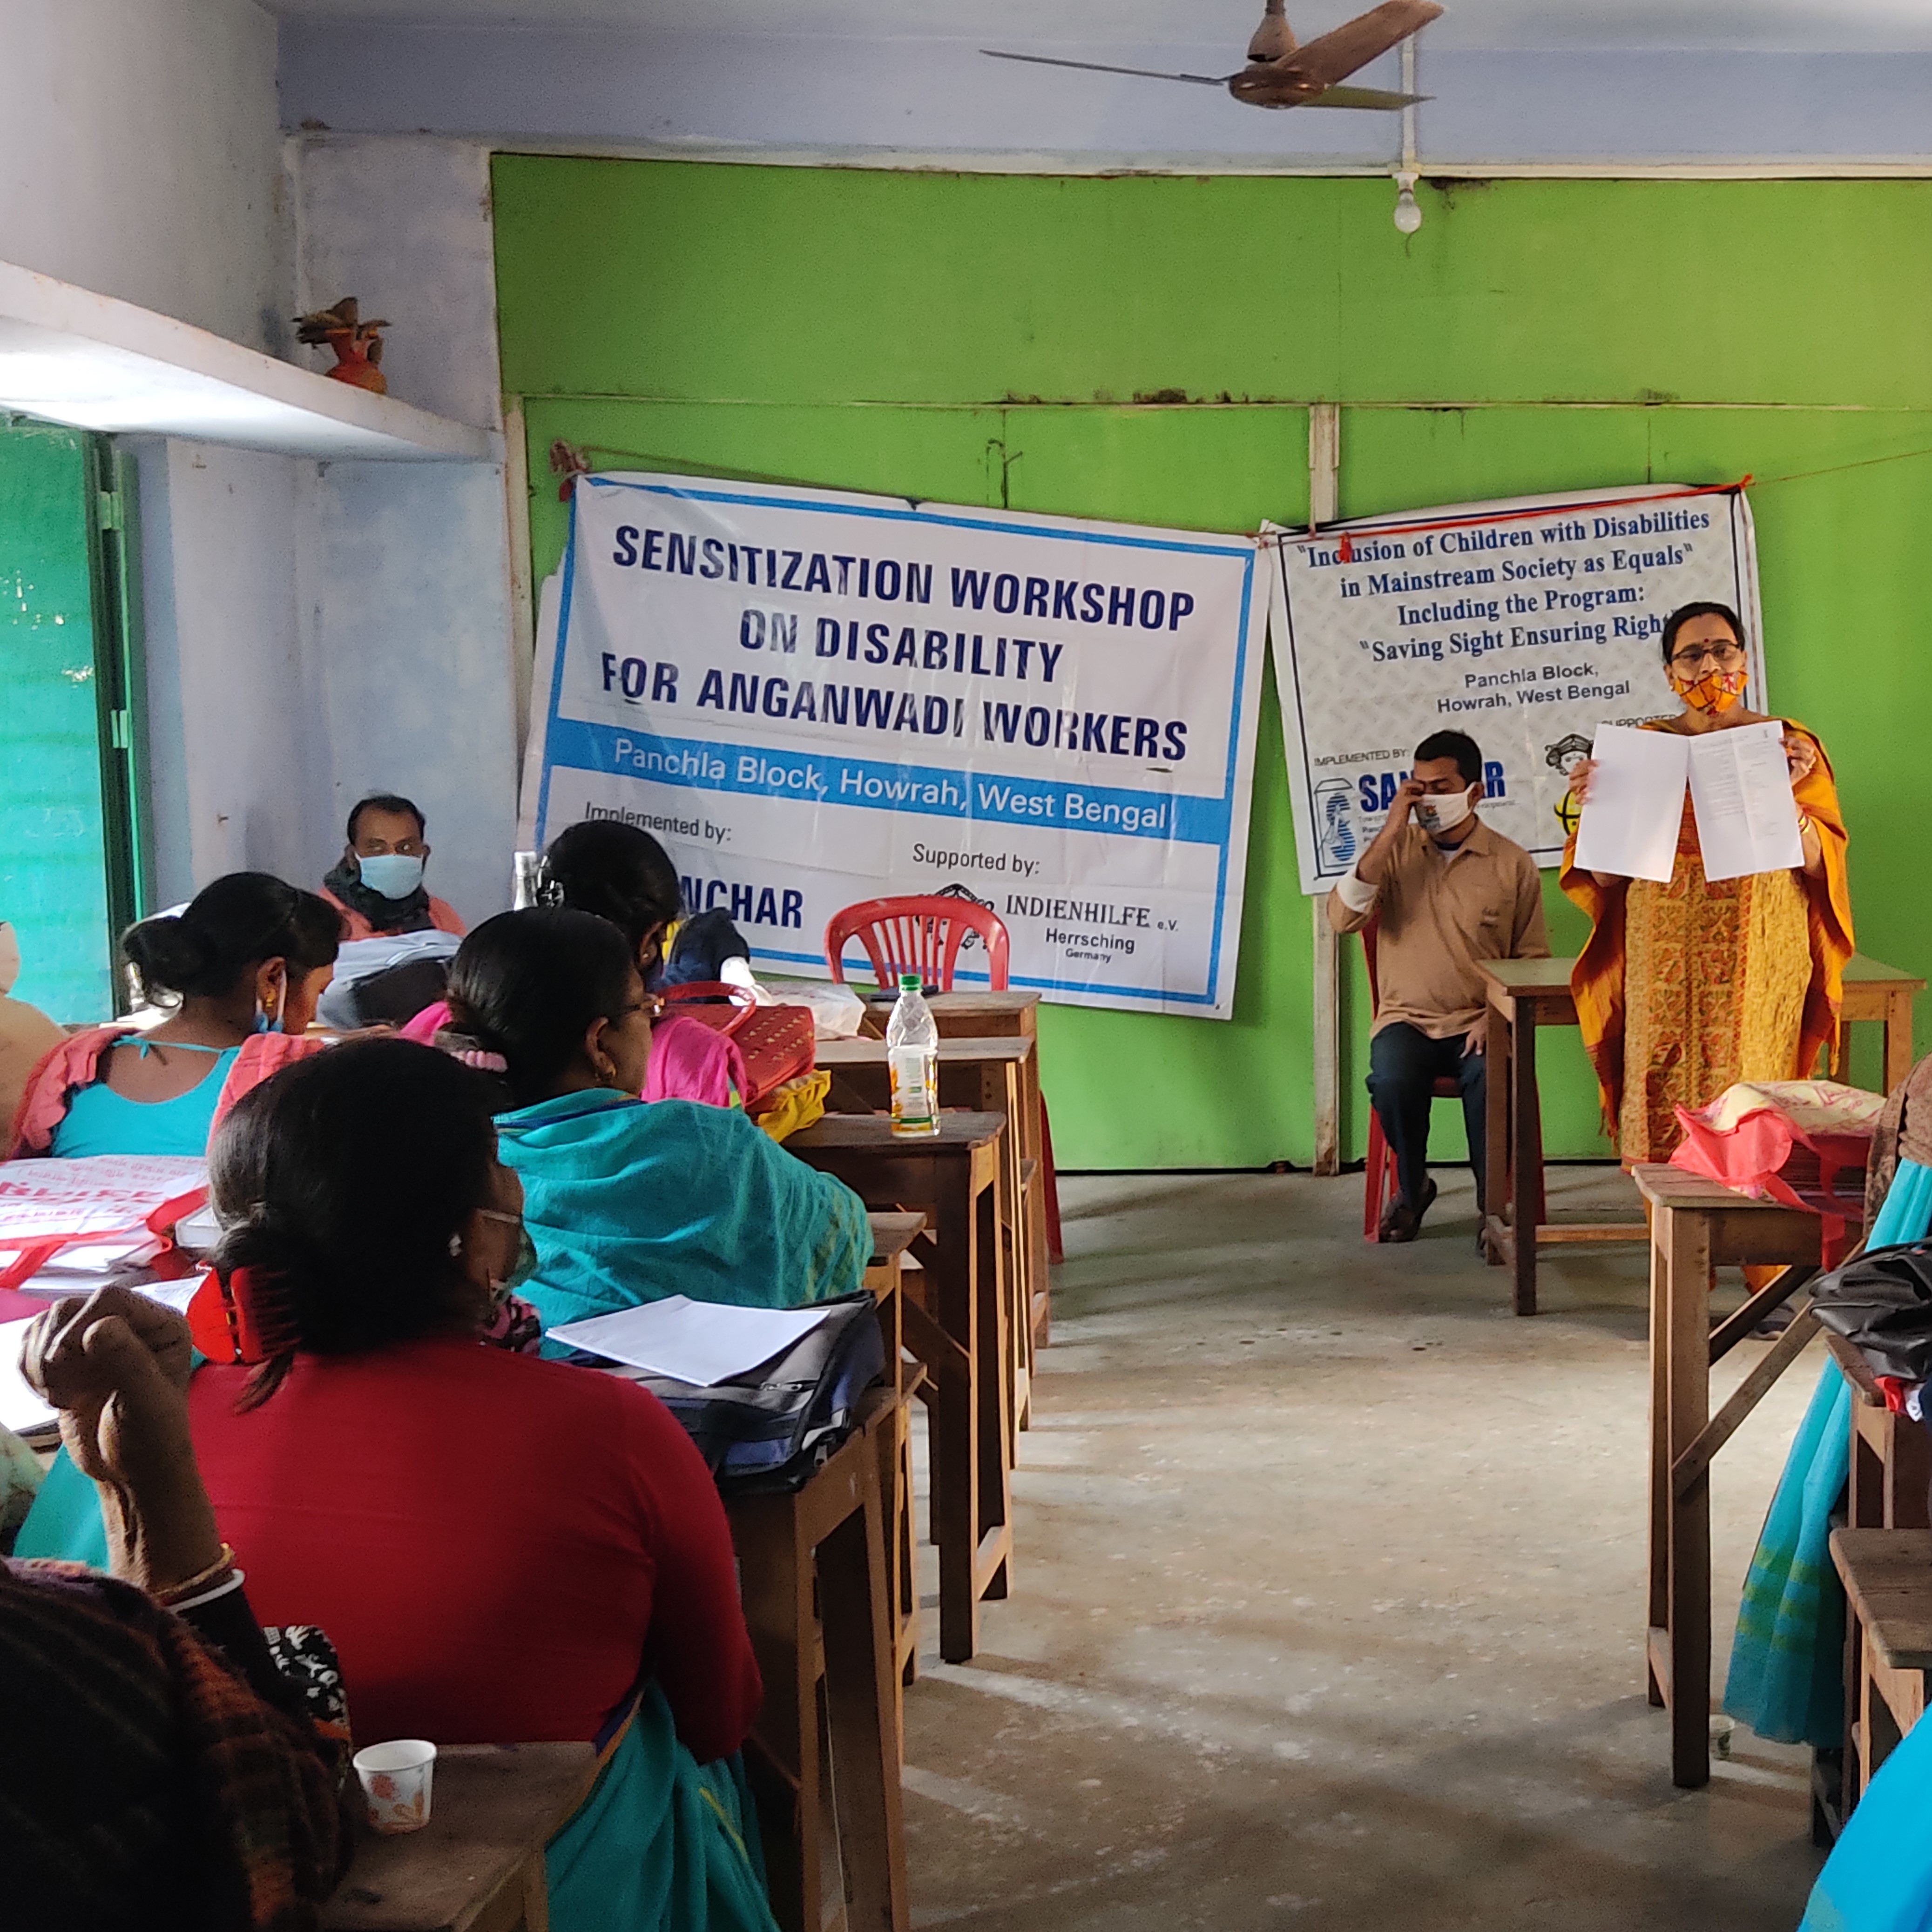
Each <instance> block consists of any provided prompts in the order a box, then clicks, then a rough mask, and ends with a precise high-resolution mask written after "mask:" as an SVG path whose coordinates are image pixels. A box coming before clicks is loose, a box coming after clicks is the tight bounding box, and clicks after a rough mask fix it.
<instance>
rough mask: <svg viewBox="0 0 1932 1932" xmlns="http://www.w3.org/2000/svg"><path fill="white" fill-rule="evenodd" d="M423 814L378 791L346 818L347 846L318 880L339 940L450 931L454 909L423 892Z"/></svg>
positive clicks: (458, 928) (457, 929)
mask: <svg viewBox="0 0 1932 1932" xmlns="http://www.w3.org/2000/svg"><path fill="white" fill-rule="evenodd" d="M426 829H427V828H426V827H425V825H424V823H423V819H422V813H421V812H420V811H418V810H417V809H416V807H415V806H414V805H413V804H411V803H410V801H409V800H408V799H406V798H398V797H397V796H395V793H392V792H377V793H372V794H371V796H369V797H368V798H365V799H363V800H362V802H361V803H360V804H359V805H357V806H356V808H355V810H354V811H352V812H350V814H349V842H348V844H347V847H345V848H344V850H343V853H342V857H341V862H339V863H338V865H336V866H335V868H334V869H333V870H332V871H330V872H329V873H328V874H326V876H325V877H323V881H322V896H323V898H326V899H327V900H328V901H329V902H330V903H331V904H332V905H335V907H338V908H339V910H341V914H342V926H343V933H342V936H343V938H344V939H373V938H377V937H380V936H383V935H388V934H390V933H396V932H428V931H430V930H431V929H432V928H433V929H434V930H436V931H437V932H453V933H455V934H457V935H458V936H459V937H460V936H461V934H462V932H463V931H464V926H463V922H462V921H461V919H459V918H458V917H457V916H456V909H455V907H453V906H452V905H451V904H449V903H448V901H446V900H443V899H440V898H437V897H436V896H435V895H434V893H432V892H428V891H426V890H425V889H424V886H423V883H422V873H423V868H424V867H425V865H427V864H428V861H429V847H428V844H427V843H426V842H425V839H424V836H423V835H424V832H425V830H426Z"/></svg>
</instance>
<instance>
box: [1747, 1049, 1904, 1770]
mask: <svg viewBox="0 0 1932 1932" xmlns="http://www.w3.org/2000/svg"><path fill="white" fill-rule="evenodd" d="M1921 1084H1924V1085H1927V1088H1928V1090H1932V1080H1928V1079H1927V1066H1926V1064H1925V1063H1921V1066H1920V1067H1918V1068H1915V1069H1914V1070H1913V1072H1912V1075H1911V1076H1909V1079H1907V1081H1906V1083H1905V1085H1904V1087H1903V1088H1902V1089H1900V1090H1898V1091H1894V1094H1893V1095H1892V1097H1891V1100H1890V1101H1889V1102H1888V1104H1887V1107H1886V1111H1885V1115H1884V1116H1883V1118H1882V1119H1881V1121H1880V1123H1879V1130H1878V1133H1877V1135H1876V1136H1875V1138H1874V1139H1873V1146H1872V1157H1871V1160H1872V1166H1871V1178H1870V1181H1869V1182H1868V1184H1867V1188H1868V1192H1867V1204H1868V1205H1867V1213H1870V1205H1869V1204H1870V1202H1873V1201H1877V1202H1879V1204H1880V1205H1879V1208H1878V1211H1877V1212H1876V1214H1873V1215H1872V1217H1871V1225H1870V1228H1869V1229H1867V1232H1866V1235H1865V1240H1864V1246H1865V1248H1866V1249H1867V1251H1869V1250H1872V1249H1874V1248H1886V1247H1894V1246H1896V1245H1897V1244H1899V1243H1900V1242H1902V1241H1922V1240H1924V1238H1925V1236H1926V1235H1927V1233H1928V1232H1932V1166H1927V1165H1926V1164H1925V1163H1924V1162H1922V1161H1921V1160H1914V1159H1913V1158H1912V1157H1911V1155H1910V1154H1909V1153H1908V1152H1907V1151H1906V1150H1907V1149H1908V1148H1910V1149H1915V1150H1916V1151H1918V1152H1919V1153H1921V1154H1922V1153H1924V1152H1926V1151H1927V1141H1928V1138H1932V1136H1928V1134H1927V1131H1926V1130H1925V1129H1924V1127H1921V1124H1920V1119H1919V1116H1920V1113H1921V1111H1922V1110H1923V1108H1924V1102H1923V1100H1921V1098H1920V1097H1919V1095H1918V1093H1917V1092H1916V1091H1915V1090H1916V1089H1917V1088H1919V1087H1920V1085H1921ZM1851 1412H1852V1391H1851V1385H1850V1384H1849V1383H1848V1382H1846V1380H1845V1379H1844V1377H1843V1376H1842V1375H1840V1373H1839V1372H1838V1370H1837V1365H1836V1364H1834V1363H1831V1362H1827V1363H1826V1364H1825V1367H1824V1368H1823V1370H1822V1372H1821V1373H1819V1378H1818V1386H1817V1388H1816V1389H1815V1390H1814V1391H1813V1392H1812V1397H1811V1401H1810V1406H1809V1407H1807V1409H1806V1410H1805V1412H1804V1420H1803V1421H1801V1422H1800V1423H1799V1424H1798V1433H1797V1434H1796V1436H1795V1437H1794V1438H1793V1439H1792V1445H1791V1450H1790V1453H1789V1454H1788V1455H1787V1456H1786V1458H1785V1464H1784V1472H1783V1475H1782V1476H1780V1478H1779V1479H1778V1485H1777V1490H1776V1492H1775V1493H1774V1495H1773V1496H1772V1498H1771V1508H1770V1510H1769V1511H1768V1513H1767V1514H1766V1516H1765V1523H1764V1528H1763V1529H1762V1531H1761V1532H1759V1536H1758V1544H1757V1548H1756V1551H1755V1552H1754V1553H1753V1555H1752V1557H1751V1566H1750V1571H1749V1573H1748V1574H1747V1576H1746V1577H1745V1579H1744V1596H1743V1600H1742V1601H1741V1603H1740V1604H1739V1605H1738V1623H1737V1629H1736V1631H1735V1634H1734V1635H1733V1637H1732V1640H1731V1665H1730V1670H1729V1673H1728V1675H1727V1676H1726V1679H1725V1682H1724V1709H1725V1710H1726V1712H1729V1714H1730V1715H1731V1716H1732V1717H1734V1718H1737V1719H1738V1720H1739V1721H1741V1722H1742V1723H1744V1724H1748V1725H1750V1727H1751V1729H1752V1730H1754V1731H1756V1733H1757V1734H1758V1735H1759V1736H1760V1737H1762V1738H1770V1739H1775V1740H1776V1741H1777V1742H1779V1743H1781V1744H1808V1745H1813V1746H1816V1747H1818V1748H1822V1749H1825V1750H1835V1749H1836V1748H1837V1747H1838V1745H1840V1742H1842V1741H1843V1735H1844V1724H1845V1688H1844V1679H1843V1663H1842V1658H1841V1653H1842V1652H1843V1649H1844V1637H1845V1593H1844V1590H1843V1586H1841V1585H1840V1583H1839V1581H1838V1577H1837V1571H1835V1570H1834V1569H1833V1568H1832V1566H1831V1550H1830V1538H1831V1512H1832V1511H1834V1509H1836V1508H1837V1506H1838V1499H1839V1497H1840V1496H1841V1495H1842V1494H1843V1492H1844V1487H1845V1480H1846V1476H1847V1475H1849V1473H1850V1469H1851V1426H1852V1414H1851Z"/></svg>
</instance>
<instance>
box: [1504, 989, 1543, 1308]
mask: <svg viewBox="0 0 1932 1932" xmlns="http://www.w3.org/2000/svg"><path fill="white" fill-rule="evenodd" d="M1513 1031H1514V1033H1515V1035H1516V1038H1515V1040H1513V1043H1512V1046H1513V1054H1512V1057H1511V1059H1510V1140H1511V1142H1512V1143H1513V1145H1512V1147H1511V1149H1510V1211H1511V1220H1512V1222H1513V1226H1512V1229H1511V1232H1512V1234H1513V1236H1514V1241H1513V1246H1514V1247H1515V1249H1516V1313H1518V1314H1519V1315H1534V1313H1536V1237H1537V1221H1538V1219H1539V1214H1538V1205H1537V1204H1538V1201H1539V1199H1540V1196H1541V1195H1542V1193H1543V1150H1542V1149H1541V1148H1540V1147H1539V1146H1538V1145H1537V1141H1538V1139H1540V1133H1541V1129H1542V1121H1541V1119H1540V1117H1539V1115H1538V1112H1537V1099H1536V1008H1535V1007H1534V1005H1533V1004H1531V1002H1530V1001H1528V1000H1519V1001H1516V1025H1515V1027H1514V1028H1513Z"/></svg>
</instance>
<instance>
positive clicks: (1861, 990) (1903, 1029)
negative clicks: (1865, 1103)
mask: <svg viewBox="0 0 1932 1932" xmlns="http://www.w3.org/2000/svg"><path fill="white" fill-rule="evenodd" d="M1924 990H1925V982H1924V980H1919V979H1915V978H1914V977H1912V974H1909V973H1901V972H1900V971H1899V969H1898V968H1897V967H1896V966H1885V965H1880V963H1879V962H1878V961H1877V960H1876V959H1867V958H1866V957H1865V956H1864V954H1863V953H1853V954H1852V956H1851V958H1850V959H1849V960H1848V961H1847V962H1846V965H1845V1001H1844V1004H1843V1006H1842V1007H1840V1008H1839V1017H1840V1019H1843V1020H1844V1021H1846V1022H1847V1023H1849V1022H1851V1021H1852V1020H1876V1022H1878V1024H1879V1025H1880V1026H1882V1028H1884V1029H1885V1088H1884V1091H1885V1092H1886V1093H1888V1094H1889V1093H1890V1092H1891V1090H1892V1089H1893V1088H1894V1087H1896V1086H1897V1085H1898V1083H1899V1082H1900V1081H1901V1080H1903V1079H1904V1078H1905V1076H1906V1075H1907V1074H1908V1073H1910V1072H1911V1071H1912V1001H1914V1000H1915V998H1917V997H1918V995H1920V994H1921V993H1922V992H1924ZM1851 1057H1852V1043H1851V1041H1850V1040H1849V1038H1848V1037H1846V1033H1845V1031H1844V1028H1843V1027H1840V1028H1839V1030H1838V1044H1837V1048H1836V1049H1835V1050H1834V1052H1833V1053H1832V1055H1831V1078H1832V1079H1834V1080H1842V1079H1844V1077H1845V1073H1846V1069H1847V1067H1849V1065H1850V1064H1851Z"/></svg>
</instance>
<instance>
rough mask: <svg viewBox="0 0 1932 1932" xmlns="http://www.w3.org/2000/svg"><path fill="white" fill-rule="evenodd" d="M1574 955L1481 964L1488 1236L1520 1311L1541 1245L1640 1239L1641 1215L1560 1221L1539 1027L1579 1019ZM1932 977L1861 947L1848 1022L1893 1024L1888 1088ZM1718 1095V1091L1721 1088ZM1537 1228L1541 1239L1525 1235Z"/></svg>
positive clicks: (1838, 1069) (1899, 1075) (1906, 1064)
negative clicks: (1550, 1184) (1550, 1170)
mask: <svg viewBox="0 0 1932 1932" xmlns="http://www.w3.org/2000/svg"><path fill="white" fill-rule="evenodd" d="M1575 965H1576V961H1575V960H1574V959H1485V960H1482V961H1480V962H1478V963H1477V970H1478V971H1480V973H1481V974H1482V975H1483V987H1484V991H1485V992H1486V995H1487V996H1488V998H1487V1004H1486V1008H1485V1013H1484V1018H1485V1019H1486V1022H1487V1027H1486V1039H1485V1047H1486V1052H1487V1055H1488V1057H1489V1109H1488V1116H1487V1123H1486V1127H1487V1133H1486V1142H1487V1149H1486V1151H1487V1166H1488V1170H1489V1171H1488V1177H1487V1181H1486V1187H1485V1198H1484V1200H1483V1247H1484V1249H1485V1251H1486V1253H1487V1254H1488V1256H1489V1259H1490V1261H1491V1262H1492V1264H1497V1263H1500V1264H1502V1265H1507V1267H1509V1268H1510V1270H1511V1271H1512V1274H1513V1302H1514V1306H1515V1308H1516V1313H1518V1314H1519V1315H1534V1313H1536V1266H1537V1250H1538V1248H1539V1247H1552V1246H1553V1245H1555V1244H1560V1243H1565V1242H1572V1241H1641V1240H1642V1239H1643V1229H1642V1224H1641V1223H1637V1222H1624V1221H1607V1222H1585V1223H1551V1222H1548V1221H1546V1220H1545V1219H1544V1216H1545V1214H1546V1208H1545V1205H1544V1199H1543V1121H1542V1115H1541V1111H1540V1106H1539V1103H1538V1100H1537V1081H1536V1036H1537V1028H1539V1027H1545V1026H1574V1025H1576V1001H1575V999H1574V998H1573V997H1572V996H1571V994H1570V970H1571V968H1573V967H1574V966H1575ZM1924 986H1925V982H1924V980H1920V979H1915V978H1914V977H1912V975H1911V974H1909V973H1902V972H1900V971H1899V970H1898V968H1896V967H1894V966H1886V965H1882V964H1881V963H1880V962H1879V961H1877V960H1876V959H1867V958H1866V957H1865V956H1864V954H1863V953H1857V954H1855V955H1854V956H1852V959H1851V961H1850V962H1849V964H1848V965H1846V968H1845V997H1844V1004H1843V1007H1842V1008H1841V1009H1840V1013H1841V1016H1842V1018H1843V1020H1844V1021H1845V1022H1846V1024H1848V1025H1849V1023H1850V1022H1853V1021H1857V1020H1875V1021H1876V1022H1878V1023H1879V1025H1882V1027H1883V1028H1884V1029H1885V1091H1886V1092H1887V1093H1889V1092H1890V1091H1891V1089H1892V1088H1894V1087H1895V1086H1896V1085H1897V1084H1898V1082H1900V1081H1901V1080H1903V1079H1904V1078H1905V1076H1906V1074H1907V1073H1909V1072H1910V1071H1911V1070H1912V1000H1913V998H1914V997H1915V995H1917V994H1918V993H1920V992H1923V991H1924ZM1848 1052H1849V1049H1848V1046H1847V1045H1846V1039H1845V1036H1844V1034H1843V1031H1842V1030H1841V1031H1840V1038H1839V1046H1838V1051H1837V1055H1836V1056H1835V1057H1834V1060H1833V1062H1832V1071H1833V1076H1834V1078H1838V1077H1842V1075H1843V1071H1844V1069H1845V1066H1846V1055H1847V1053H1848ZM1712 1097H1713V1098H1715V1096H1712ZM1524 1228H1530V1229H1534V1231H1535V1234H1534V1239H1532V1240H1528V1241H1520V1240H1519V1239H1518V1238H1517V1230H1519V1229H1524Z"/></svg>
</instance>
